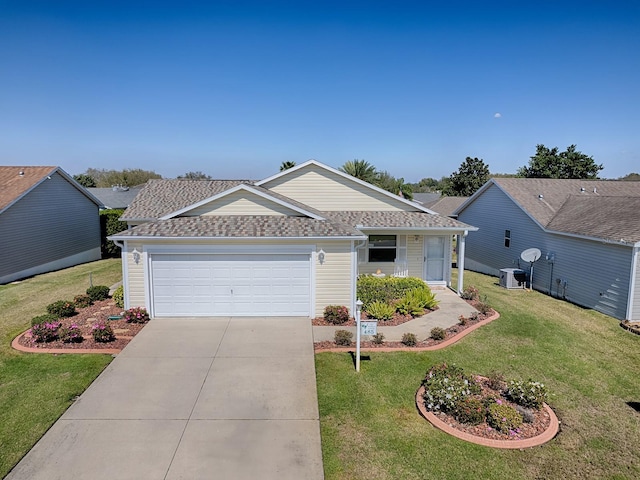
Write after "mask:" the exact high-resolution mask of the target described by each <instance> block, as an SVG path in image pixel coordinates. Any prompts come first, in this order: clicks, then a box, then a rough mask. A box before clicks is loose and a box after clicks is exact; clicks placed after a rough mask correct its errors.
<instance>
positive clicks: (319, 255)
mask: <svg viewBox="0 0 640 480" xmlns="http://www.w3.org/2000/svg"><path fill="white" fill-rule="evenodd" d="M324 257H325V253H324V250H322V249H320V251H319V252H318V261H319V262H320V265H322V264H324Z"/></svg>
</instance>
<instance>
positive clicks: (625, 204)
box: [455, 178, 640, 321]
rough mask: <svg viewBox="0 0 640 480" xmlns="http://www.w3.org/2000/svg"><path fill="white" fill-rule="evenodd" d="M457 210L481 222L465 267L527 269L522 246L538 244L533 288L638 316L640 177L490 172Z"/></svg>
mask: <svg viewBox="0 0 640 480" xmlns="http://www.w3.org/2000/svg"><path fill="white" fill-rule="evenodd" d="M455 213H457V215H458V220H460V221H463V222H472V223H473V224H474V225H475V226H477V227H478V228H479V231H478V232H477V233H474V234H473V235H472V236H471V237H470V238H469V240H468V241H467V245H466V256H467V259H466V266H467V268H468V269H470V270H475V271H479V272H483V273H487V274H490V275H496V276H497V275H499V274H500V270H501V269H506V268H522V269H524V270H526V271H527V272H528V271H529V269H530V265H529V264H528V263H527V262H524V261H523V260H522V259H521V258H520V254H521V252H522V251H524V250H526V249H529V248H538V249H539V250H540V251H541V253H542V255H541V258H540V260H538V261H537V262H535V263H534V265H533V268H534V274H533V288H534V289H536V290H540V291H542V292H545V293H548V294H550V295H553V296H555V297H559V298H564V299H566V300H568V301H571V302H573V303H576V304H578V305H581V306H584V307H588V308H592V309H594V310H598V311H600V312H602V313H605V314H607V315H610V316H612V317H615V318H619V319H629V320H634V321H638V320H640V266H639V262H638V259H639V250H640V182H626V181H615V180H557V179H546V178H493V179H491V180H489V181H488V182H487V183H486V184H484V185H483V186H482V187H481V188H480V189H479V190H478V191H477V192H476V193H475V194H474V195H473V196H472V197H470V198H469V200H467V201H466V202H465V203H464V204H463V205H461V206H460V208H458V209H457V210H456V212H455Z"/></svg>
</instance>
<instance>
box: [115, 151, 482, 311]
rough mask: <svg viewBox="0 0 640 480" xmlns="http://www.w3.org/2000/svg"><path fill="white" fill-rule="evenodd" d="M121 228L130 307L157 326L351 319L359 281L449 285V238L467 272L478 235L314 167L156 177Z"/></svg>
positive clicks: (375, 189)
mask: <svg viewBox="0 0 640 480" xmlns="http://www.w3.org/2000/svg"><path fill="white" fill-rule="evenodd" d="M122 220H124V221H126V222H127V223H128V225H129V229H128V230H126V231H124V232H121V233H119V234H117V235H113V236H111V237H109V238H110V239H111V240H113V241H115V242H116V243H117V244H119V245H120V246H121V247H122V257H123V278H124V290H125V307H126V308H130V307H135V306H144V307H146V308H147V309H148V310H149V311H150V313H151V315H152V316H154V317H162V316H270V315H271V316H276V315H295V316H310V317H313V316H318V315H322V312H323V310H324V308H325V307H326V306H327V305H336V304H337V305H346V306H348V307H349V309H350V310H351V312H353V311H354V307H355V301H356V298H355V285H356V278H357V276H358V275H359V274H361V273H376V274H379V275H383V274H384V275H399V276H406V275H410V276H415V277H419V278H422V279H424V280H426V281H427V282H428V283H429V284H431V285H449V284H450V282H451V240H452V236H453V235H457V236H458V246H459V254H458V266H459V267H462V268H463V266H464V243H465V237H466V235H467V233H468V232H469V231H471V230H475V228H474V227H472V226H470V225H467V224H464V223H461V222H459V221H457V220H454V219H451V218H448V217H444V216H441V215H438V214H436V213H434V212H432V211H431V210H429V209H427V208H424V207H422V206H420V205H418V204H415V203H413V202H410V201H408V200H405V199H404V198H401V197H399V196H397V195H393V194H391V193H389V192H387V191H385V190H382V189H380V188H378V187H375V186H373V185H370V184H368V183H366V182H363V181H361V180H359V179H357V178H354V177H352V176H350V175H347V174H345V173H343V172H340V171H338V170H335V169H333V168H330V167H328V166H325V165H323V164H321V163H318V162H316V161H313V160H311V161H308V162H306V163H303V164H301V165H298V166H296V167H293V168H291V169H288V170H285V171H283V172H280V173H278V174H276V175H274V176H271V177H269V178H266V179H264V180H261V181H258V182H252V181H243V180H233V181H222V180H151V181H149V182H148V183H147V184H146V185H145V187H144V188H143V189H142V190H141V191H140V193H139V194H138V196H137V197H136V198H135V199H134V201H133V202H132V203H131V205H130V207H129V208H128V209H127V210H126V211H125V213H124V215H123V217H122ZM378 272H379V273H378ZM462 281H463V274H462V270H460V275H459V279H458V289H460V290H461V289H462Z"/></svg>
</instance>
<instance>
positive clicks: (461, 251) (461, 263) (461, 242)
mask: <svg viewBox="0 0 640 480" xmlns="http://www.w3.org/2000/svg"><path fill="white" fill-rule="evenodd" d="M468 233H469V232H468V231H467V230H465V231H464V233H463V234H462V235H458V262H457V263H458V295H462V291H463V290H464V243H465V239H466V237H467V234H468Z"/></svg>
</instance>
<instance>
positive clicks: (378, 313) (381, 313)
mask: <svg viewBox="0 0 640 480" xmlns="http://www.w3.org/2000/svg"><path fill="white" fill-rule="evenodd" d="M394 313H396V307H394V306H393V305H389V304H388V303H385V302H381V301H379V300H376V301H375V302H371V304H370V305H369V306H368V307H367V316H369V317H371V318H376V319H378V320H382V321H384V320H391V319H392V318H393V314H394Z"/></svg>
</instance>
